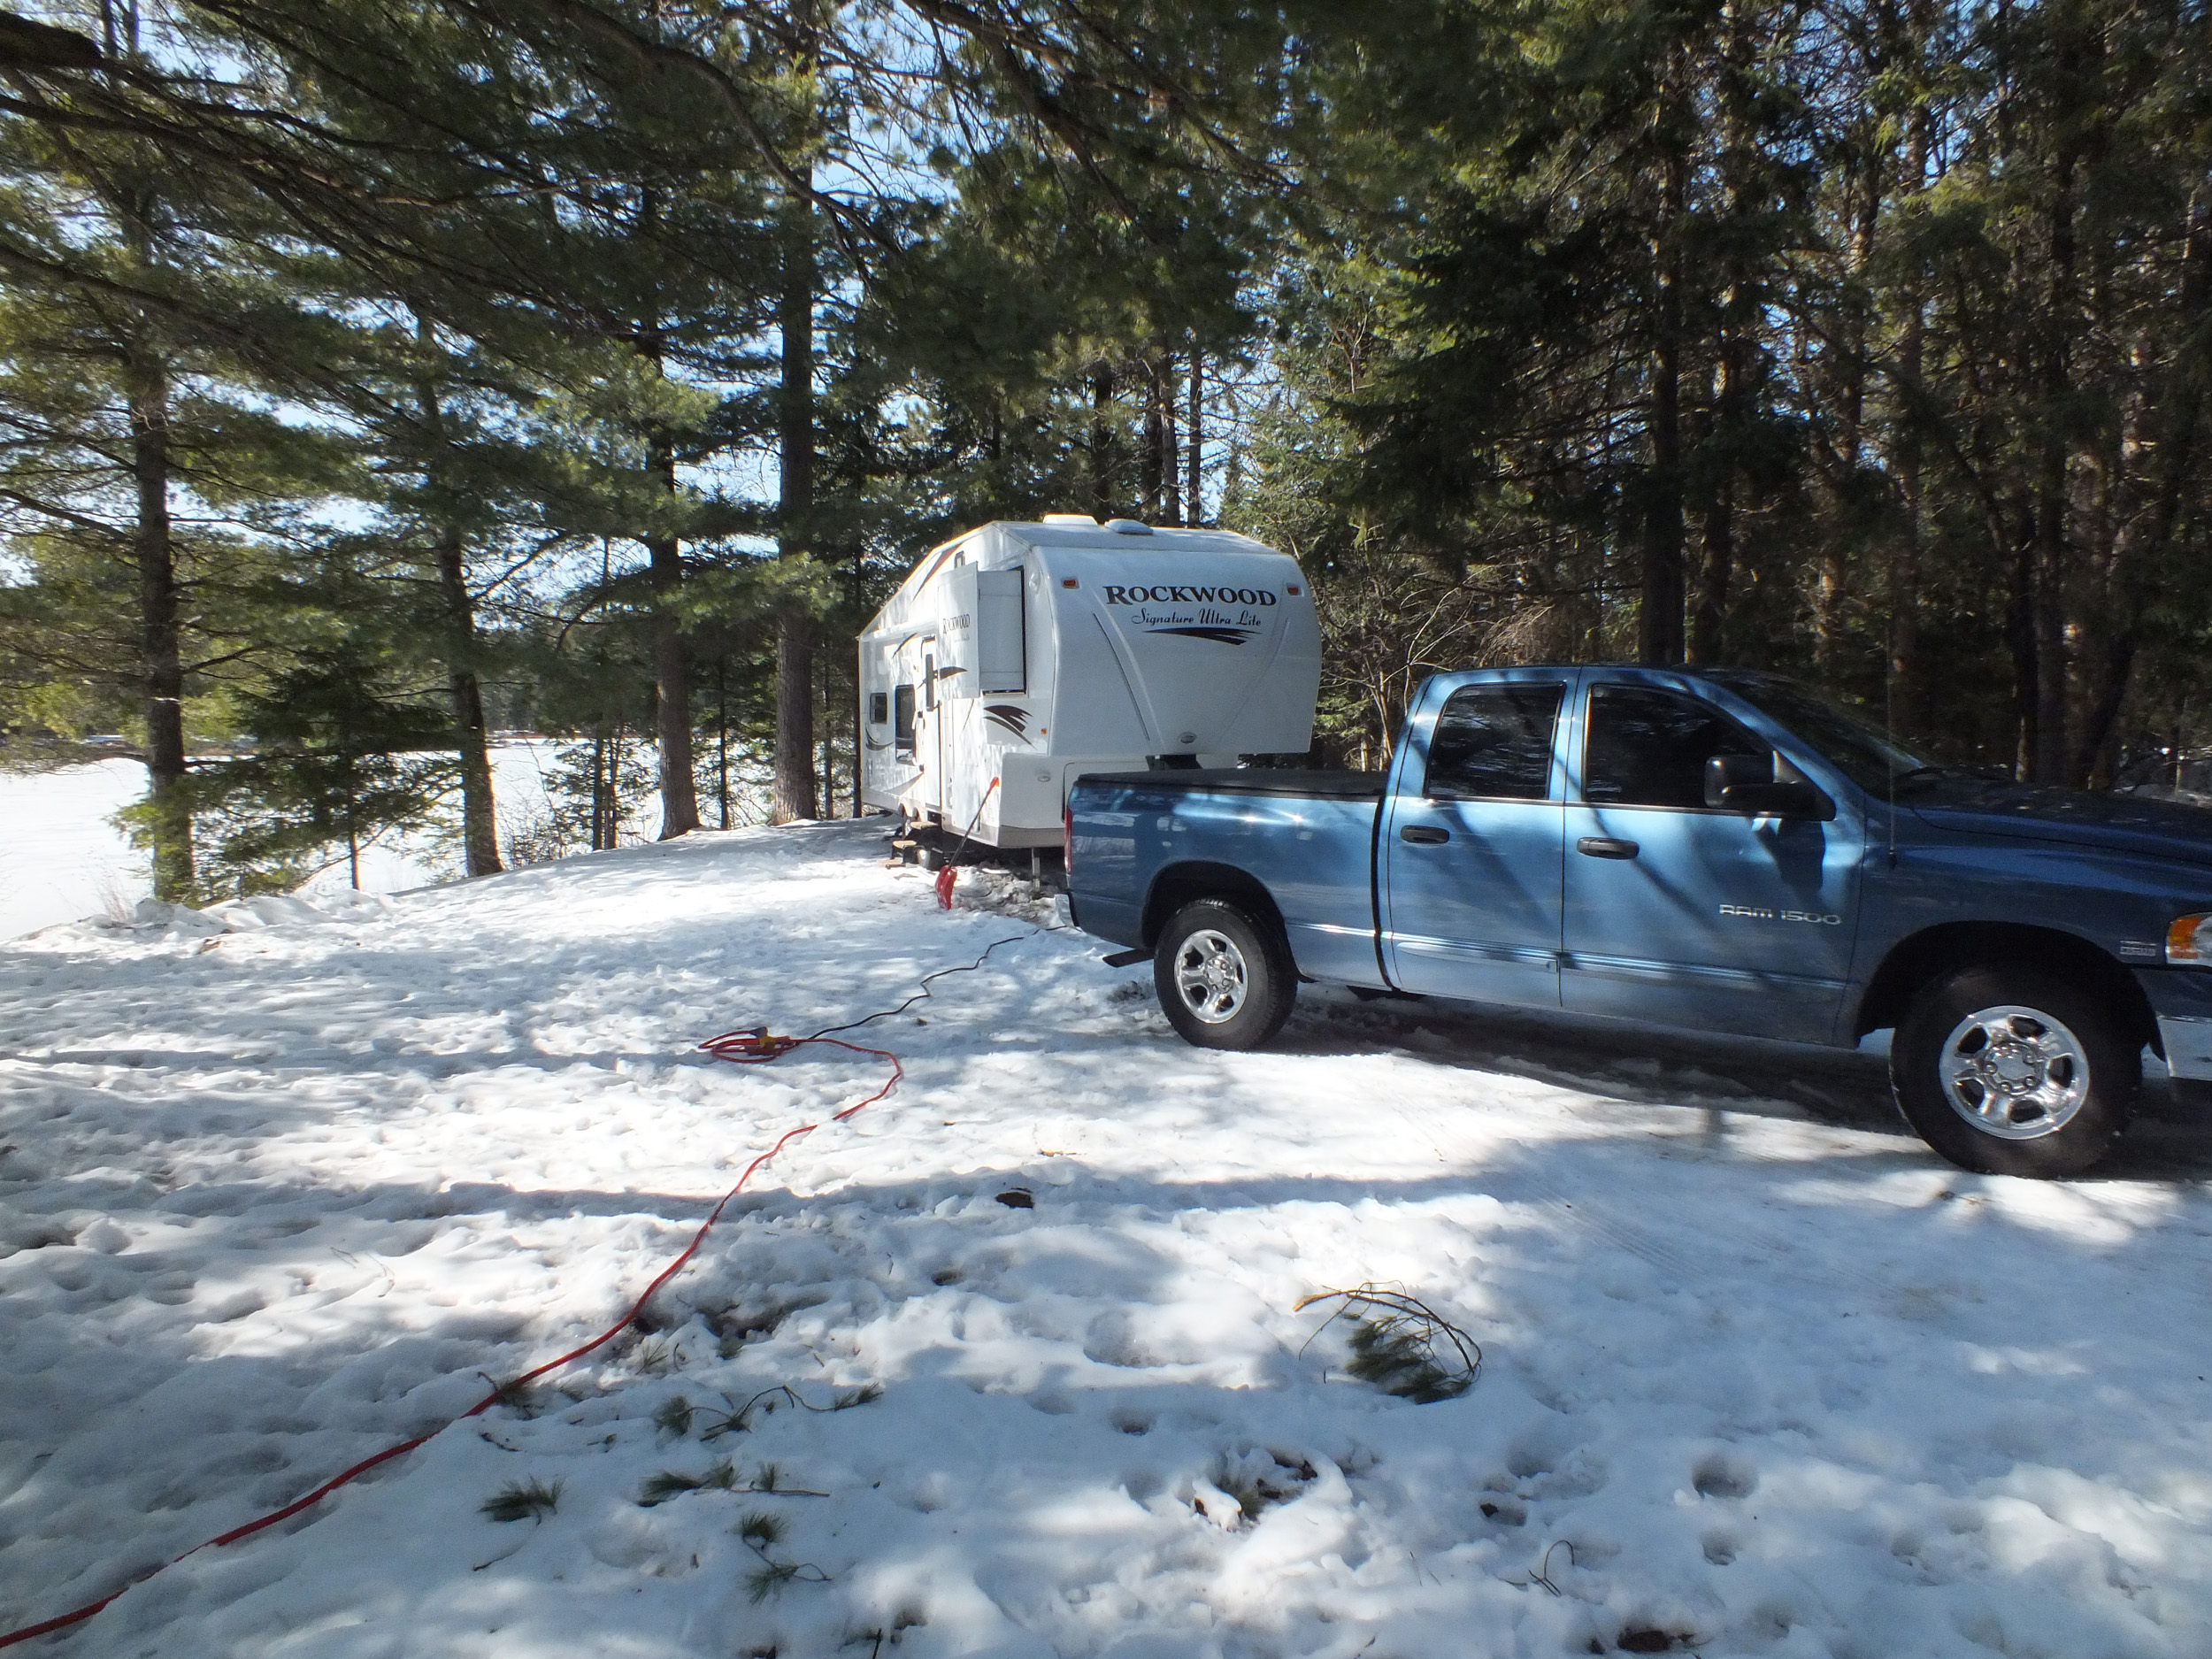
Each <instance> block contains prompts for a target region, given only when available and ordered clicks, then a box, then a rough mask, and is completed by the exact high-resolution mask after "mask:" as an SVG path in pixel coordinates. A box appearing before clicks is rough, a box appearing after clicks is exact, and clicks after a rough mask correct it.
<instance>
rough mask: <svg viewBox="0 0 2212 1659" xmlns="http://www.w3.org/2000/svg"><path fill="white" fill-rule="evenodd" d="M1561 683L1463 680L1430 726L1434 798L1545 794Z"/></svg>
mask: <svg viewBox="0 0 2212 1659" xmlns="http://www.w3.org/2000/svg"><path fill="white" fill-rule="evenodd" d="M1565 690H1566V687H1563V686H1557V685H1552V686H1541V685H1537V686H1462V687H1460V688H1459V689H1458V690H1457V691H1455V692H1454V693H1452V695H1451V698H1450V700H1449V701H1448V702H1447V703H1445V704H1444V710H1443V712H1442V713H1441V714H1439V715H1438V716H1437V717H1436V729H1435V731H1433V732H1432V733H1430V734H1429V760H1428V772H1427V774H1426V776H1425V778H1424V780H1423V781H1422V786H1421V787H1422V793H1423V794H1425V795H1427V796H1428V797H1429V798H1430V799H1431V800H1432V801H1543V800H1548V799H1549V798H1550V795H1551V757H1552V735H1553V733H1555V732H1556V731H1557V730H1558V726H1559V703H1560V699H1561V697H1562V696H1563V695H1564V693H1565Z"/></svg>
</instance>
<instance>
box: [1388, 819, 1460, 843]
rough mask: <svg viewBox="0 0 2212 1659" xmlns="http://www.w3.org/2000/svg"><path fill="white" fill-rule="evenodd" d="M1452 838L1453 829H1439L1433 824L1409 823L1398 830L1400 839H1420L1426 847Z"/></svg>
mask: <svg viewBox="0 0 2212 1659" xmlns="http://www.w3.org/2000/svg"><path fill="white" fill-rule="evenodd" d="M1451 838H1452V833H1451V831H1449V830H1448V829H1439V828H1437V826H1435V825H1433V824H1409V825H1407V826H1405V828H1403V829H1402V830H1400V831H1399V832H1398V839H1399V840H1400V841H1418V842H1419V843H1420V844H1421V845H1422V846H1424V847H1433V846H1434V845H1436V843H1437V842H1439V841H1449V840H1451Z"/></svg>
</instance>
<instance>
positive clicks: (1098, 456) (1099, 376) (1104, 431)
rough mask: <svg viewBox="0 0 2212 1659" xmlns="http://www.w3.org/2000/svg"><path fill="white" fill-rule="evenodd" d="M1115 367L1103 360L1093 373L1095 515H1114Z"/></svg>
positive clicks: (1093, 493) (1093, 482)
mask: <svg viewBox="0 0 2212 1659" xmlns="http://www.w3.org/2000/svg"><path fill="white" fill-rule="evenodd" d="M1113 407H1114V370H1113V365H1111V364H1110V363H1107V362H1105V361H1103V360H1101V361H1100V363H1099V365H1098V366H1097V367H1096V368H1095V369H1094V371H1093V372H1092V374H1091V441H1090V463H1091V516H1092V517H1093V518H1097V519H1100V520H1105V519H1108V518H1112V517H1113V516H1114V511H1115V505H1114V428H1113V424H1112V420H1111V415H1112V411H1113Z"/></svg>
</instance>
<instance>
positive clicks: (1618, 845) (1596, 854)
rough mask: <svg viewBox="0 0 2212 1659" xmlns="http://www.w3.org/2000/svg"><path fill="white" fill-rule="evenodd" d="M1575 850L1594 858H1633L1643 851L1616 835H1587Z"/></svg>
mask: <svg viewBox="0 0 2212 1659" xmlns="http://www.w3.org/2000/svg"><path fill="white" fill-rule="evenodd" d="M1575 850H1576V851H1577V852H1578V853H1587V854H1588V855H1589V856H1591V857H1593V858H1633V857H1634V856H1636V855H1637V854H1638V853H1639V852H1640V851H1641V850H1642V849H1640V848H1639V847H1638V846H1637V845H1636V843H1635V842H1634V841H1622V840H1621V839H1620V838H1619V837H1618V836H1615V835H1585V836H1584V837H1583V838H1582V839H1581V840H1580V841H1577V842H1576V843H1575Z"/></svg>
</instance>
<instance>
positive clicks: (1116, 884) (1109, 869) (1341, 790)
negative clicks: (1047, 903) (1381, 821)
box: [1069, 767, 1383, 985]
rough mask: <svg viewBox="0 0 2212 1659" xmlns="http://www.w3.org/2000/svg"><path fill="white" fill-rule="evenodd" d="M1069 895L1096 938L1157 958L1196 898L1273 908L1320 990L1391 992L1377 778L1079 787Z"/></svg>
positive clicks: (1234, 775)
mask: <svg viewBox="0 0 2212 1659" xmlns="http://www.w3.org/2000/svg"><path fill="white" fill-rule="evenodd" d="M1077 790H1078V792H1079V795H1080V797H1081V805H1080V806H1079V809H1078V811H1077V815H1076V816H1077V825H1076V831H1075V837H1074V844H1073V849H1072V850H1073V853H1074V861H1073V864H1072V865H1071V872H1070V876H1069V895H1070V897H1071V900H1072V901H1073V902H1074V904H1075V907H1076V920H1077V923H1078V925H1079V926H1081V927H1082V928H1083V929H1084V930H1085V931H1086V932H1087V933H1095V934H1097V935H1098V936H1099V937H1100V938H1102V939H1110V940H1113V941H1117V942H1118V943H1121V944H1126V945H1137V946H1145V945H1149V944H1150V943H1151V942H1152V937H1153V934H1154V933H1155V932H1156V930H1157V928H1158V927H1159V926H1160V924H1161V923H1162V922H1164V920H1165V919H1166V918H1167V915H1168V914H1170V913H1171V912H1172V910H1174V909H1175V908H1176V906H1177V905H1178V904H1179V902H1183V899H1184V896H1185V895H1187V896H1190V897H1198V896H1204V895H1230V896H1237V897H1243V896H1249V897H1250V898H1251V900H1252V901H1253V902H1255V904H1256V907H1257V908H1258V909H1259V910H1260V912H1261V913H1262V914H1265V913H1266V912H1268V911H1270V910H1271V911H1273V912H1274V913H1275V915H1276V916H1277V918H1279V920H1280V921H1281V923H1282V927H1283V935H1284V938H1285V939H1286V941H1288V943H1289V945H1290V950H1291V955H1292V956H1293V958H1294V960H1295V961H1296V963H1297V964H1298V968H1299V971H1300V972H1302V973H1304V974H1305V975H1307V976H1308V977H1309V978H1311V979H1337V980H1342V981H1344V982H1346V983H1348V984H1352V985H1380V984H1381V983H1382V982H1383V981H1382V972H1381V968H1380V966H1379V962H1378V959H1377V957H1376V954H1375V910H1374V899H1373V894H1374V879H1373V871H1374V845H1375V818H1376V814H1377V813H1378V812H1379V810H1380V809H1381V806H1382V794H1383V774H1382V773H1381V772H1304V771H1298V770H1294V769H1291V768H1287V767H1286V768H1274V767H1244V768H1238V769H1236V770H1233V771H1213V770H1209V771H1197V770H1189V771H1183V770H1178V771H1171V772H1108V773H1087V774H1086V775H1085V776H1084V777H1083V779H1082V780H1080V782H1079V784H1078V785H1077Z"/></svg>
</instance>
